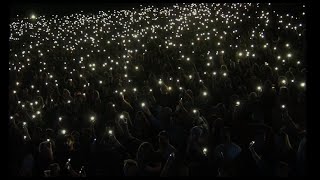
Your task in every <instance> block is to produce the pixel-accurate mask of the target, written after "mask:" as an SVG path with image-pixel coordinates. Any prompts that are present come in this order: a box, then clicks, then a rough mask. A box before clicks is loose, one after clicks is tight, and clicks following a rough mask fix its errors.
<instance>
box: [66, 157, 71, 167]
mask: <svg viewBox="0 0 320 180" xmlns="http://www.w3.org/2000/svg"><path fill="white" fill-rule="evenodd" d="M70 161H71V158H69V159H68V161H67V163H66V164H67V169H68V170H70V166H71V164H70Z"/></svg>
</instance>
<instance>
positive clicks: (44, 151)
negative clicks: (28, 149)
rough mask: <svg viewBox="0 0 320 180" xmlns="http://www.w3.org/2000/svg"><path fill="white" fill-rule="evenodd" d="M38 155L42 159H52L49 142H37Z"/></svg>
mask: <svg viewBox="0 0 320 180" xmlns="http://www.w3.org/2000/svg"><path fill="white" fill-rule="evenodd" d="M39 155H40V158H41V159H42V160H43V161H52V160H53V151H52V146H51V142H48V141H44V142H42V143H40V144H39Z"/></svg>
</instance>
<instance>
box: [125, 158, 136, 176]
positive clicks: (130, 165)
mask: <svg viewBox="0 0 320 180" xmlns="http://www.w3.org/2000/svg"><path fill="white" fill-rule="evenodd" d="M138 170H139V169H138V163H137V162H136V161H135V160H133V159H127V160H124V163H123V173H124V176H137V175H138Z"/></svg>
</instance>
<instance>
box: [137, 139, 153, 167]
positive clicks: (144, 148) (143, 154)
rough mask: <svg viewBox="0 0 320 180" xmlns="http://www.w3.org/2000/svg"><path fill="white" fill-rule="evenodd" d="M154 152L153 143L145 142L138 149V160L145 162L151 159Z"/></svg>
mask: <svg viewBox="0 0 320 180" xmlns="http://www.w3.org/2000/svg"><path fill="white" fill-rule="evenodd" d="M153 152H154V150H153V147H152V144H151V143H149V142H143V143H142V144H141V145H140V146H139V148H138V151H137V157H136V158H137V161H138V163H144V162H146V161H148V160H149V159H150V156H151V155H152V153H153Z"/></svg>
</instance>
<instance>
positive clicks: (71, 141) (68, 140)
mask: <svg viewBox="0 0 320 180" xmlns="http://www.w3.org/2000/svg"><path fill="white" fill-rule="evenodd" d="M74 143H75V140H74V137H73V136H72V135H67V136H66V137H65V145H66V148H67V150H68V151H72V150H74Z"/></svg>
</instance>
